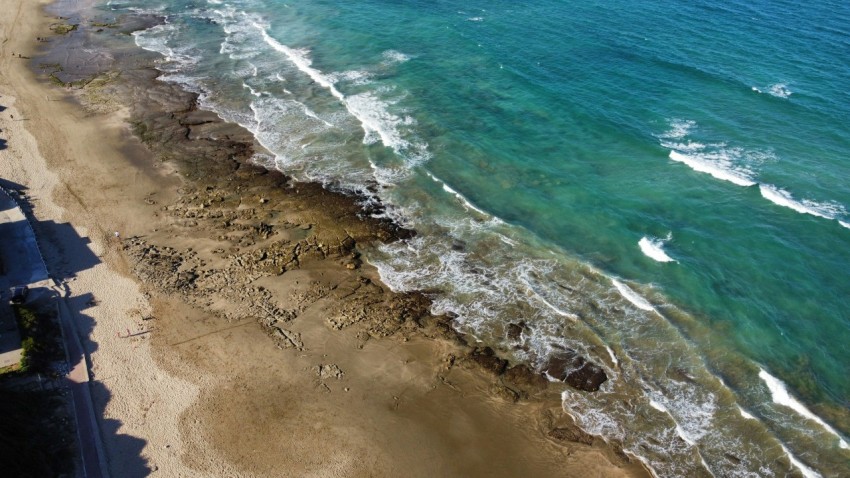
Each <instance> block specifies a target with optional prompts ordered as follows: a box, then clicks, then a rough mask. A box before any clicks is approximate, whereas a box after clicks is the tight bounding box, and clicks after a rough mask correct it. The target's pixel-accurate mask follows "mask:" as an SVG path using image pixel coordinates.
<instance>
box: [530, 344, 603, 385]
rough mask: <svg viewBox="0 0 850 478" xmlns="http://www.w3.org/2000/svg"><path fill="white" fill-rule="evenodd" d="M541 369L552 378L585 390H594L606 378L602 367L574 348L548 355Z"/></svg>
mask: <svg viewBox="0 0 850 478" xmlns="http://www.w3.org/2000/svg"><path fill="white" fill-rule="evenodd" d="M543 370H544V371H545V372H546V373H547V374H548V375H549V376H550V377H552V378H554V379H556V380H560V381H562V382H567V384H569V385H570V386H572V387H574V388H577V389H579V390H583V391H585V392H595V391H597V390H599V387H600V386H601V385H602V384H603V383H604V382H605V381H606V380H608V376H607V375H606V374H605V370H603V369H602V367H600V366H598V365H596V364H594V363H592V362H588V361H587V360H586V359H585V358H584V357H582V356H581V355H579V354H578V352H576V351H574V350H569V349H567V350H564V351H563V352H560V353H557V354H555V355H552V356H551V357H549V360H548V361H547V362H546V366H545V367H544V368H543Z"/></svg>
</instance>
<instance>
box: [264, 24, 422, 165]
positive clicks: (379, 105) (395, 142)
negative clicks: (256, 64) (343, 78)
mask: <svg viewBox="0 0 850 478" xmlns="http://www.w3.org/2000/svg"><path fill="white" fill-rule="evenodd" d="M250 23H251V25H252V26H254V27H255V28H256V29H257V30H258V31H259V32H260V34H261V35H262V38H263V41H265V42H266V44H268V45H269V46H271V47H272V49H274V50H275V51H277V52H280V53H283V54H284V56H286V58H287V59H289V61H290V62H292V64H293V65H295V67H296V68H298V69H299V70H300V71H302V72H304V73H306V74H307V76H309V77H310V78H311V79H312V80H313V81H315V82H316V83H318V84H319V85H321V86H322V87H324V88H325V89H326V90H328V92H330V94H331V95H332V96H333V97H334V98H336V99H337V100H339V101H340V102H341V103H342V104H343V105H344V106H345V108H346V109H347V110H348V112H349V113H351V114H352V115H353V116H354V117H355V118H357V120H358V121H360V124H361V126H362V127H363V130H364V131H365V133H366V134H365V136H364V138H363V141H364V143H367V144H368V143H369V142H370V141H371V140H372V138H373V137H374V136H376V135H377V136H378V137H379V138H380V140H381V142H382V143H383V144H384V146H386V147H388V148H391V149H393V150H394V151H395V152H396V153H398V154H400V155H402V156H407V159H409V160H412V161H414V162H416V163H419V162H423V161H425V160H427V159H428V158H429V154H428V152H427V145H426V144H411V143H410V142H409V141H407V140H405V139H404V138H402V136H401V133H400V132H399V130H398V128H397V127H395V125H398V124H409V123H411V122H413V120H412V118H399V117H397V116H395V115H393V114H392V113H390V112H389V111H388V110H387V108H386V107H387V106H388V104H387V103H386V102H382V101H381V100H379V99H378V98H377V97H376V96H375V95H374V94H373V93H371V92H366V93H360V94H357V95H353V96H350V97H348V96H345V95H344V94H343V93H342V92H341V91H339V89H337V87H336V86H335V85H334V82H333V81H332V80H331V78H329V77H328V76H327V75H325V74H324V73H322V72H321V71H319V70H317V69H316V68H313V67H312V61H311V60H310V58H309V57H307V55H306V52H304V51H299V50H296V49H293V48H290V47H288V46H286V45H284V44H282V43H280V42H279V41H277V40H275V39H274V38H272V36H271V35H269V33H268V32H267V31H266V28H265V27H264V26H263V25H261V24H260V23H257V22H256V21H254V20H250Z"/></svg>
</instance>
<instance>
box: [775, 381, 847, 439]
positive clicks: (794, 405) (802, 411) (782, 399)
mask: <svg viewBox="0 0 850 478" xmlns="http://www.w3.org/2000/svg"><path fill="white" fill-rule="evenodd" d="M759 378H761V379H762V381H764V383H765V385H767V388H768V389H769V390H770V395H771V398H772V400H773V403H776V404H777V405H783V406H786V407H788V408H790V409H792V410H794V411H795V412H797V413H798V414H799V415H801V416H803V417H805V418H808V419H809V420H812V421H814V422H815V423H817V424H818V425H820V426H821V427H823V428H824V429H825V430H826V431H828V432H829V433H831V434H833V435H835V436H836V437H837V438H838V443H839V445H840V446H841V448H844V449H850V445H848V444H847V442H846V441H844V438H842V436H841V434H840V433H838V431H836V430H835V429H834V428H832V426H830V425H829V424H828V423H826V422H825V421H823V420H822V419H821V418H820V417H819V416H817V415H815V414H814V413H812V411H811V410H809V409H808V408H806V406H805V405H803V404H802V403H800V401H799V400H797V399H796V398H794V397H793V396H791V394H790V393H789V392H788V388H786V386H785V384H784V383H782V381H781V380H779V379H778V378H776V377H774V376H773V375H771V374H769V373H767V371H765V370H764V369H763V368H760V369H759Z"/></svg>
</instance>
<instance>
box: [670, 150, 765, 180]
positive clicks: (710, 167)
mask: <svg viewBox="0 0 850 478" xmlns="http://www.w3.org/2000/svg"><path fill="white" fill-rule="evenodd" d="M670 159H672V160H673V161H677V162H680V163H684V164H686V165H688V166H689V167H690V168H691V169H693V170H694V171H697V172H700V173H707V174H710V175H711V176H713V177H715V178H717V179H722V180H723V181H729V182H730V183H732V184H737V185H738V186H745V187H746V186H753V185H755V184H756V183H755V181H753V180H752V179H750V178H749V177H748V176H747V175H746V174H745V173H744V172H741V171H735V170H734V169H731V168H729V167H728V166H726V165H724V164H723V162H722V160H723V159H724V158H723V157H721V156H715V157H714V158H712V157H710V156H699V155H687V154H682V153H680V152H678V151H670Z"/></svg>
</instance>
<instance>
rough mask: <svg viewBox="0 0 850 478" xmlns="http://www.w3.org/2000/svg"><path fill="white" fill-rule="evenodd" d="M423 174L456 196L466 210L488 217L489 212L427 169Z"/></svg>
mask: <svg viewBox="0 0 850 478" xmlns="http://www.w3.org/2000/svg"><path fill="white" fill-rule="evenodd" d="M425 174H427V175H428V177H429V178H431V179H432V180H433V181H434V182H436V183H437V184H439V185H440V186H441V187H442V188H443V191H445V192H447V193H449V194H451V195H452V196H454V197H456V198H457V199H458V201H460V202H461V204H462V205H463V207H464V208H465V209H467V210H470V209H471V210H473V211H475V212H477V213H478V214H481V215H482V216H487V217H490V215H489V214H487V213H486V212H484V211H483V210H481V209H480V208H478V207H477V206H476V205H475V204H472V202H471V201H470V200H469V199H466V197H465V196H464V195H463V194H461V193H459V192H457V191H456V190H455V189H454V188H452V187H451V186H449V185H448V184H446V182H445V181H443V180H442V179H440V178H438V177H437V176H434V175H433V174H431V173H430V172H428V171H425Z"/></svg>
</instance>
